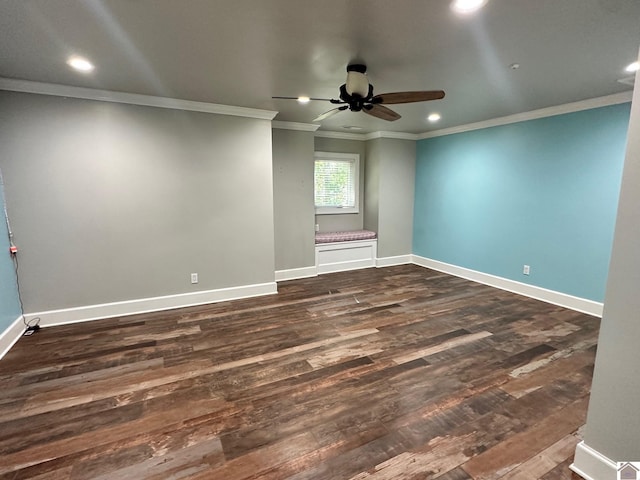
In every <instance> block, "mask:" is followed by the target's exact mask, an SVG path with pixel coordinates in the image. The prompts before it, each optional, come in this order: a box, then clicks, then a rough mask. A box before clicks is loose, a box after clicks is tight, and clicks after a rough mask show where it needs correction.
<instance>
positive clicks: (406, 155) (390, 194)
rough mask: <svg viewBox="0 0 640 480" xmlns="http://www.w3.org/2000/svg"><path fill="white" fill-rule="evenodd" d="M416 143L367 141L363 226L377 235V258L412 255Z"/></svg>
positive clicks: (384, 139)
mask: <svg viewBox="0 0 640 480" xmlns="http://www.w3.org/2000/svg"><path fill="white" fill-rule="evenodd" d="M415 169H416V142H415V141H414V140H399V139H390V138H377V139H374V140H370V141H368V142H367V174H366V180H365V182H366V193H365V198H366V209H365V227H366V228H369V229H372V230H375V231H377V232H378V257H380V258H383V257H395V256H398V255H409V254H411V251H412V249H411V239H412V237H413V203H414V190H415Z"/></svg>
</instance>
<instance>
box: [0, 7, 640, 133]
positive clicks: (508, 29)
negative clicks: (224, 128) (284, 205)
mask: <svg viewBox="0 0 640 480" xmlns="http://www.w3.org/2000/svg"><path fill="white" fill-rule="evenodd" d="M639 46H640V0H489V3H488V4H487V6H486V7H485V8H484V10H482V11H481V12H479V13H477V14H475V15H473V16H468V17H460V16H457V15H456V14H454V13H453V12H452V11H451V10H450V8H449V0H82V1H81V0H2V1H1V2H0V76H1V77H7V78H14V79H24V80H32V81H39V82H48V83H56V84H64V85H73V86H82V87H90V88H97V89H103V90H114V91H121V92H129V93H139V94H147V95H157V96H163V97H172V98H179V99H185V100H194V101H201V102H211V103H217V104H225V105H235V106H243V107H251V108H258V109H267V110H276V111H278V112H280V113H279V114H278V116H277V117H276V120H280V121H291V122H304V123H310V122H311V121H312V120H313V118H315V117H316V116H317V115H319V114H320V113H322V112H324V111H326V110H329V109H330V108H332V106H331V105H330V104H329V103H328V102H326V103H325V102H311V103H310V104H308V105H300V104H298V103H297V102H296V101H293V100H288V101H287V100H272V99H271V97H272V96H279V95H284V96H298V95H308V96H312V97H322V98H330V97H333V98H336V97H337V96H338V87H339V86H340V85H341V84H342V83H344V81H345V76H346V73H345V67H346V65H347V64H348V63H350V62H352V61H354V60H358V61H360V62H364V63H366V65H367V66H368V75H369V80H370V82H371V83H372V84H373V85H374V88H375V90H374V93H385V92H393V91H404V90H431V89H443V90H445V91H446V93H447V96H446V97H445V99H443V100H438V101H433V102H426V103H418V104H409V105H394V106H393V109H394V110H396V111H397V112H398V113H400V114H401V115H402V117H403V118H401V119H400V120H398V121H396V122H385V121H384V120H380V119H377V118H373V117H370V116H368V115H365V114H363V113H354V112H343V113H340V114H339V115H335V116H334V117H332V118H330V119H327V120H325V121H324V122H322V127H321V128H322V129H325V130H336V131H345V130H344V129H343V126H345V125H355V126H360V127H363V132H372V131H379V130H384V131H401V132H409V133H421V132H426V131H429V130H435V129H441V128H446V127H452V126H457V125H462V124H467V123H472V122H478V121H482V120H487V119H491V118H496V117H501V116H505V115H511V114H515V113H520V112H525V111H531V110H536V109H540V108H544V107H549V106H553V105H560V104H565V103H569V102H575V101H579V100H584V99H588V98H594V97H600V96H605V95H610V94H614V93H619V92H624V91H628V90H631V86H629V85H624V84H621V83H619V82H618V81H617V80H618V79H620V78H623V77H625V76H628V74H625V72H624V67H625V66H626V65H628V64H629V63H631V62H632V61H634V60H635V59H637V56H638V48H639ZM71 54H79V55H83V56H86V57H87V58H89V59H90V60H91V61H92V62H94V63H95V65H96V69H95V71H94V72H92V73H91V74H79V73H77V72H74V71H71V70H70V69H69V67H68V66H67V65H66V64H65V61H66V59H67V57H68V56H69V55H71ZM512 63H519V64H520V65H521V66H520V68H519V69H518V70H512V69H510V68H509V65H510V64H512ZM434 111H437V112H439V113H441V115H442V120H441V121H440V122H439V123H438V124H435V125H434V124H429V122H428V121H427V120H426V117H427V115H428V114H429V113H431V112H434Z"/></svg>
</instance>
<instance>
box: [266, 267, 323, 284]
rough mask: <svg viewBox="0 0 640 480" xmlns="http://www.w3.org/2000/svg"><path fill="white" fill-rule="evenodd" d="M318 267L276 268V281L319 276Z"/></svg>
mask: <svg viewBox="0 0 640 480" xmlns="http://www.w3.org/2000/svg"><path fill="white" fill-rule="evenodd" d="M317 276H318V269H317V268H316V267H315V266H313V267H302V268H290V269H289V270H276V282H283V281H285V280H296V279H298V278H309V277H317Z"/></svg>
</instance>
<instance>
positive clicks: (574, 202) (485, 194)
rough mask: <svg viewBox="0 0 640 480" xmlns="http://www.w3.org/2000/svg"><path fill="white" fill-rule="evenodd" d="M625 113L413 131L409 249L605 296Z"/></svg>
mask: <svg viewBox="0 0 640 480" xmlns="http://www.w3.org/2000/svg"><path fill="white" fill-rule="evenodd" d="M629 115H630V104H621V105H613V106H609V107H602V108H597V109H592V110H586V111H581V112H576V113H570V114H565V115H557V116H553V117H547V118H542V119H538V120H530V121H526V122H520V123H514V124H510V125H504V126H499V127H492V128H487V129H482V130H475V131H470V132H465V133H459V134H455V135H447V136H442V137H435V138H431V139H425V140H420V141H419V142H418V151H417V163H416V193H415V210H414V233H413V253H414V254H416V255H419V256H422V257H426V258H430V259H434V260H439V261H441V262H446V263H450V264H453V265H457V266H460V267H465V268H469V269H472V270H477V271H480V272H484V273H488V274H491V275H497V276H499V277H503V278H507V279H511V280H516V281H519V282H522V283H528V284H532V285H536V286H539V287H543V288H547V289H550V290H554V291H558V292H562V293H565V294H569V295H574V296H576V297H581V298H586V299H590V300H594V301H598V302H601V301H603V299H604V291H605V284H606V279H607V271H608V266H609V258H610V254H611V246H612V241H613V230H614V226H615V217H616V209H617V202H618V195H619V191H620V182H621V178H622V166H623V162H624V156H625V146H626V137H627V128H628V125H629ZM525 264H526V265H530V266H531V274H530V275H529V276H526V275H523V273H522V269H523V265H525Z"/></svg>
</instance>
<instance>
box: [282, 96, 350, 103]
mask: <svg viewBox="0 0 640 480" xmlns="http://www.w3.org/2000/svg"><path fill="white" fill-rule="evenodd" d="M271 98H273V99H274V100H298V98H299V97H271ZM309 100H318V101H321V102H332V103H334V102H335V100H333V99H331V98H314V97H309ZM340 103H343V102H340Z"/></svg>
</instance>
